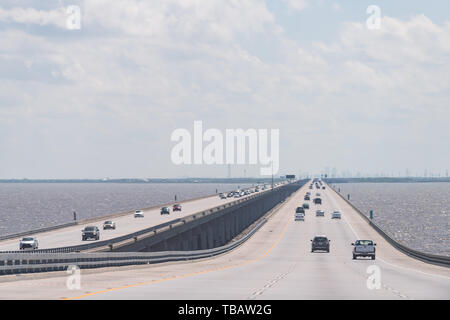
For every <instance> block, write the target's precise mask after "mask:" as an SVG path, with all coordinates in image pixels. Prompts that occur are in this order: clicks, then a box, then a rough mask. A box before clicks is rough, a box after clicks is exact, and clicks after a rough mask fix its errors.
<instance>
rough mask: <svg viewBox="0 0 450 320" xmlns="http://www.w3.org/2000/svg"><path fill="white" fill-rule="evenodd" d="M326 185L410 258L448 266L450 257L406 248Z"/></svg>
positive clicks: (449, 265)
mask: <svg viewBox="0 0 450 320" xmlns="http://www.w3.org/2000/svg"><path fill="white" fill-rule="evenodd" d="M328 186H329V187H331V189H332V190H333V191H334V192H336V194H337V195H339V196H340V197H341V198H342V199H343V200H344V201H345V202H347V203H348V204H349V205H350V206H351V207H352V208H353V209H354V210H355V211H356V212H358V213H359V215H360V216H361V217H362V218H363V219H364V220H366V222H367V223H368V224H369V225H370V226H372V228H374V229H375V231H376V232H378V234H380V235H381V236H382V237H383V238H384V239H385V240H386V241H387V242H389V243H390V244H391V245H392V246H393V247H394V248H396V249H397V250H399V251H401V252H403V253H405V254H406V255H408V256H410V257H412V258H415V259H418V260H421V261H424V262H427V263H431V264H436V265H440V266H444V267H450V257H448V256H440V255H436V254H431V253H425V252H420V251H418V250H414V249H411V248H408V247H407V246H405V245H403V244H401V243H400V242H398V241H397V240H395V239H394V238H392V237H391V236H390V235H389V234H387V233H386V232H385V231H383V229H381V227H380V226H378V225H377V224H376V223H375V222H373V221H372V220H370V219H369V217H367V216H366V215H365V214H364V213H363V212H361V211H360V210H359V209H358V208H357V207H355V206H354V205H353V204H352V203H351V202H350V201H348V200H347V199H346V198H345V197H344V196H342V195H341V194H340V193H339V191H337V190H336V189H334V188H333V187H332V186H330V185H328Z"/></svg>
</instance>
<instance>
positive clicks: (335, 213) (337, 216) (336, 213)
mask: <svg viewBox="0 0 450 320" xmlns="http://www.w3.org/2000/svg"><path fill="white" fill-rule="evenodd" d="M340 218H341V213H340V212H339V211H334V212H333V213H332V214H331V219H340Z"/></svg>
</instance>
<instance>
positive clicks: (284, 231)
mask: <svg viewBox="0 0 450 320" xmlns="http://www.w3.org/2000/svg"><path fill="white" fill-rule="evenodd" d="M291 221H292V220H291V219H289V220H288V221H287V223H286V224H285V225H284V227H283V230H282V231H281V234H280V235H279V237H278V238H277V240H276V241H275V243H274V244H273V245H272V247H270V248H269V249H268V250H267V251H266V252H265V253H264V254H262V255H261V256H259V257H257V258H255V259H252V260H247V261H244V262H242V263H238V264H232V265H228V266H224V267H220V268H216V269H211V270H204V271H198V272H192V273H187V274H184V275H179V276H172V277H167V278H163V279H158V280H150V281H144V282H139V283H135V284H131V285H126V286H122V287H117V288H111V289H106V290H101V291H96V292H91V293H86V294H83V295H80V296H76V297H72V298H64V299H63V300H76V299H82V298H86V297H89V296H93V295H96V294H100V293H106V292H111V291H116V290H121V289H127V288H133V287H137V286H142V285H146V284H152V283H159V282H164V281H169V280H175V279H183V278H188V277H192V276H195V275H200V274H205V273H211V272H217V271H222V270H226V269H230V268H234V267H241V266H244V265H247V264H250V263H253V262H256V261H259V260H261V259H262V258H264V257H265V256H267V255H268V254H269V253H270V252H271V251H272V250H273V249H274V248H275V247H276V246H277V245H278V243H279V242H280V240H281V238H282V237H283V235H284V234H285V233H286V230H287V228H288V226H289V224H290V223H291Z"/></svg>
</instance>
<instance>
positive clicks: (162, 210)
mask: <svg viewBox="0 0 450 320" xmlns="http://www.w3.org/2000/svg"><path fill="white" fill-rule="evenodd" d="M161 214H170V209H169V207H162V208H161Z"/></svg>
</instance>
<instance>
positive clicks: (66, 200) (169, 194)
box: [0, 183, 249, 236]
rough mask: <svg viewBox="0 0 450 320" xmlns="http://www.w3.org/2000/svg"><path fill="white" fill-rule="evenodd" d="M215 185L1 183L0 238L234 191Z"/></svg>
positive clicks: (230, 185)
mask: <svg viewBox="0 0 450 320" xmlns="http://www.w3.org/2000/svg"><path fill="white" fill-rule="evenodd" d="M238 186H240V187H241V188H242V187H247V186H249V185H246V184H239V185H238V184H229V183H227V184H225V183H224V184H215V183H148V184H138V183H130V184H127V183H0V236H3V235H8V234H13V233H18V232H23V231H29V230H34V229H39V228H43V227H49V226H54V225H59V224H63V223H68V222H72V221H73V211H76V212H77V219H79V220H80V219H85V218H93V217H101V216H104V215H108V214H112V213H120V212H125V211H131V210H136V209H141V208H146V207H152V206H157V205H160V204H164V203H169V202H173V201H174V197H175V195H177V201H182V200H187V199H192V198H197V197H202V196H207V195H213V194H215V193H216V189H217V191H218V192H226V191H231V190H235V189H237V188H238Z"/></svg>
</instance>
